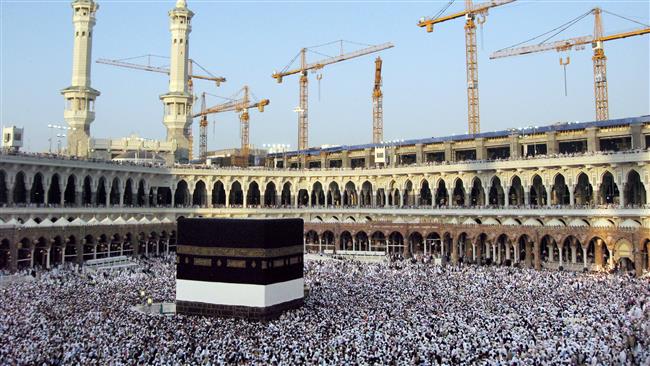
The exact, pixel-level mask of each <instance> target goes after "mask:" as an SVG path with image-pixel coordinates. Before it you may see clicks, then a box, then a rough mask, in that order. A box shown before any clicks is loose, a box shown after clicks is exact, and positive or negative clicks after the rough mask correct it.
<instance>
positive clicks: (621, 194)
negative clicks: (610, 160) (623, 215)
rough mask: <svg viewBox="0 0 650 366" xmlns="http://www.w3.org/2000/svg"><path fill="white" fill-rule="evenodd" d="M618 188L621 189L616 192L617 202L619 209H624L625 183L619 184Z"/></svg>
mask: <svg viewBox="0 0 650 366" xmlns="http://www.w3.org/2000/svg"><path fill="white" fill-rule="evenodd" d="M619 187H621V188H619V190H618V197H619V199H618V202H620V206H621V207H625V205H626V203H625V183H623V184H621V185H620V186H619Z"/></svg>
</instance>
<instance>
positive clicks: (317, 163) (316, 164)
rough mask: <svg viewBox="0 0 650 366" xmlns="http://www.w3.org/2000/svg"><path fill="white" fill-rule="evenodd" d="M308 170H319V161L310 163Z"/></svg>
mask: <svg viewBox="0 0 650 366" xmlns="http://www.w3.org/2000/svg"><path fill="white" fill-rule="evenodd" d="M309 169H320V161H310V162H309Z"/></svg>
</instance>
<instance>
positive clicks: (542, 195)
mask: <svg viewBox="0 0 650 366" xmlns="http://www.w3.org/2000/svg"><path fill="white" fill-rule="evenodd" d="M529 194H530V204H531V205H532V206H546V204H547V198H548V196H547V194H546V187H545V186H544V180H543V179H542V177H541V176H540V175H539V174H535V175H533V177H532V178H531V185H530V193H529Z"/></svg>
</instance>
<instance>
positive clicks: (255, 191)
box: [246, 181, 261, 207]
mask: <svg viewBox="0 0 650 366" xmlns="http://www.w3.org/2000/svg"><path fill="white" fill-rule="evenodd" d="M260 200H261V193H260V185H259V184H258V183H257V182H256V181H252V182H250V183H249V184H248V191H247V192H246V206H249V207H250V206H253V207H257V206H259V205H260V203H261V202H260Z"/></svg>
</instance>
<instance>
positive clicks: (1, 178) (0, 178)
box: [0, 169, 9, 268]
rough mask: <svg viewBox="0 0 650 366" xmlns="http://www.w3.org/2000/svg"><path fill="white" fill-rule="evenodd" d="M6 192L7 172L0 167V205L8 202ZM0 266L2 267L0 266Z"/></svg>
mask: <svg viewBox="0 0 650 366" xmlns="http://www.w3.org/2000/svg"><path fill="white" fill-rule="evenodd" d="M7 192H8V189H7V173H5V171H4V170H2V169H0V205H3V204H7V203H9V195H8V194H7ZM0 268H3V267H1V266H0Z"/></svg>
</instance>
